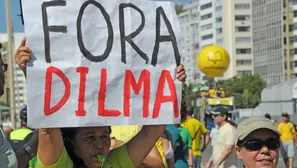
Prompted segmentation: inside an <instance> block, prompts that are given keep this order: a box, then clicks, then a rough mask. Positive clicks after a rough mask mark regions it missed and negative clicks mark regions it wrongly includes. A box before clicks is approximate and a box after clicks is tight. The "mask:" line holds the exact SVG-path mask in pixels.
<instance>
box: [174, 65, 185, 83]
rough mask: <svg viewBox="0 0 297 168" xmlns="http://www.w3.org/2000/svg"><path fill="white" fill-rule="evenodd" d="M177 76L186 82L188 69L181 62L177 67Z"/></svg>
mask: <svg viewBox="0 0 297 168" xmlns="http://www.w3.org/2000/svg"><path fill="white" fill-rule="evenodd" d="M176 78H177V79H178V80H179V81H181V82H185V80H186V78H187V75H186V70H185V68H184V65H183V64H180V65H179V66H178V67H177V68H176Z"/></svg>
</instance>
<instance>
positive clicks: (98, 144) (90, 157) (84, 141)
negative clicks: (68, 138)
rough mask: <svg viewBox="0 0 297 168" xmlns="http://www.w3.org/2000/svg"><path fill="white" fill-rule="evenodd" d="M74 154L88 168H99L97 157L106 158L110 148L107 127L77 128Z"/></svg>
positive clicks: (100, 164)
mask: <svg viewBox="0 0 297 168" xmlns="http://www.w3.org/2000/svg"><path fill="white" fill-rule="evenodd" d="M74 143H75V144H74V145H73V146H74V152H75V154H76V155H77V156H78V157H79V158H81V159H82V160H83V161H84V163H85V166H87V167H88V168H100V167H101V166H102V165H103V163H99V161H98V159H97V155H98V154H101V155H104V156H105V158H107V156H108V153H109V147H110V129H109V127H88V128H79V129H78V131H77V133H76V135H75V141H74Z"/></svg>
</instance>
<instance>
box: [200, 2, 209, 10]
mask: <svg viewBox="0 0 297 168" xmlns="http://www.w3.org/2000/svg"><path fill="white" fill-rule="evenodd" d="M210 7H212V3H208V4H205V5H201V7H200V9H201V10H204V9H207V8H210Z"/></svg>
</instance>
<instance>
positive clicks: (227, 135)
mask: <svg viewBox="0 0 297 168" xmlns="http://www.w3.org/2000/svg"><path fill="white" fill-rule="evenodd" d="M211 114H212V118H213V121H214V123H215V124H216V125H217V127H216V128H215V129H217V130H216V133H215V135H214V137H213V151H212V162H213V164H214V168H236V160H237V158H236V154H235V150H234V142H235V128H234V127H233V126H232V125H231V124H230V123H229V122H228V110H227V109H226V108H224V107H218V108H216V109H214V110H213V111H211Z"/></svg>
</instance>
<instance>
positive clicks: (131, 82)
mask: <svg viewBox="0 0 297 168" xmlns="http://www.w3.org/2000/svg"><path fill="white" fill-rule="evenodd" d="M76 72H77V73H79V74H80V85H79V95H78V107H77V108H78V109H77V110H76V116H78V117H84V116H86V111H85V108H84V107H85V91H86V79H87V74H88V72H89V68H88V67H78V68H77V69H76ZM53 74H56V75H57V76H58V77H59V78H60V79H61V80H62V81H63V83H64V87H65V91H64V95H63V97H62V98H61V100H60V101H59V102H58V103H57V104H56V105H54V106H53V107H50V106H51V94H52V92H51V90H52V78H53ZM150 79H151V75H150V72H149V71H148V70H143V71H142V72H141V74H140V77H139V79H138V81H136V80H135V78H134V75H133V72H132V71H131V70H126V72H125V78H124V80H125V81H124V87H123V88H124V89H123V98H124V100H123V114H124V117H130V115H131V114H130V98H131V95H130V94H131V88H132V89H133V91H134V93H135V94H136V95H139V93H140V90H141V89H143V105H142V108H143V117H144V118H148V116H149V101H150V97H151V95H150V89H151V84H150ZM165 82H167V84H168V86H169V91H170V95H166V96H165V95H164V89H165ZM106 83H107V70H106V69H101V74H100V86H99V92H98V116H101V117H117V116H120V115H121V114H122V113H121V112H120V111H119V110H108V109H105V99H106V90H107V86H106ZM157 88H158V89H157V93H156V97H155V103H154V108H153V113H152V118H153V119H157V118H158V117H159V113H160V109H161V105H162V104H163V103H166V102H172V104H173V112H174V117H175V118H178V117H179V111H178V99H177V93H176V87H175V84H174V80H173V78H172V77H171V74H170V72H169V71H168V70H163V71H162V73H161V76H160V78H159V83H158V87H157ZM70 92H71V83H70V81H69V79H68V78H67V76H66V75H65V74H64V73H63V72H62V71H61V70H60V69H58V68H56V67H53V66H50V67H48V68H47V71H46V82H45V95H44V114H45V116H50V115H52V114H54V113H56V112H57V111H59V109H61V108H62V107H63V106H64V105H65V104H66V103H67V101H68V99H69V97H70Z"/></svg>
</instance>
